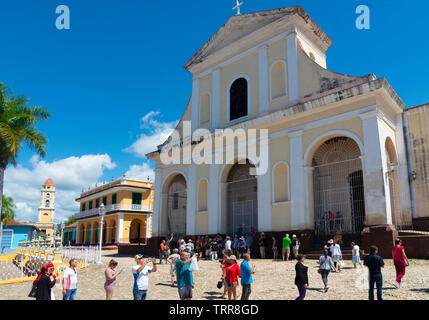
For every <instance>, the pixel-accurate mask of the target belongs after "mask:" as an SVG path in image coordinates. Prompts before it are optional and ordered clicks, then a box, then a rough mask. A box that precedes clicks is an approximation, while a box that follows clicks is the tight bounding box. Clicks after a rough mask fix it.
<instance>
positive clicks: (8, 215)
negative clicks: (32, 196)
mask: <svg viewBox="0 0 429 320" xmlns="http://www.w3.org/2000/svg"><path fill="white" fill-rule="evenodd" d="M15 208H16V206H15V203H14V202H13V199H12V198H11V197H6V196H5V195H3V197H2V207H1V218H0V219H1V221H4V222H5V225H6V226H7V225H8V224H9V222H10V221H11V220H13V219H15V211H14V210H13V209H15Z"/></svg>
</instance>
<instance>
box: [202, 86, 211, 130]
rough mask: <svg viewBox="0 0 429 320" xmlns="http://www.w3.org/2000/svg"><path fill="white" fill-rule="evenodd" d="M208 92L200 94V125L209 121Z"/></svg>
mask: <svg viewBox="0 0 429 320" xmlns="http://www.w3.org/2000/svg"><path fill="white" fill-rule="evenodd" d="M210 105H211V103H210V94H209V93H205V94H203V95H202V96H201V110H200V125H204V124H206V123H208V122H209V121H210Z"/></svg>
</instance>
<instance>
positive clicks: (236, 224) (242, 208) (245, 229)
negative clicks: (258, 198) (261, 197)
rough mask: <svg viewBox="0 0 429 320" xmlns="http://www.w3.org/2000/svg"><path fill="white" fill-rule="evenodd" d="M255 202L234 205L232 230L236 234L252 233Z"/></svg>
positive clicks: (240, 202)
mask: <svg viewBox="0 0 429 320" xmlns="http://www.w3.org/2000/svg"><path fill="white" fill-rule="evenodd" d="M253 220H254V219H253V200H246V201H237V202H233V203H232V230H233V232H234V233H235V234H238V235H243V234H245V233H250V231H251V227H252V226H254V225H255V223H254V221H253Z"/></svg>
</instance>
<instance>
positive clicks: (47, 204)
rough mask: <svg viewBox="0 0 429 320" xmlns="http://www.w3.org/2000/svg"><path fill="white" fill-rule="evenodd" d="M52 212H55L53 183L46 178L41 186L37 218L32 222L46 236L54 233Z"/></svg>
mask: <svg viewBox="0 0 429 320" xmlns="http://www.w3.org/2000/svg"><path fill="white" fill-rule="evenodd" d="M54 214H55V184H54V182H53V181H52V179H51V178H48V179H47V180H46V181H45V183H44V184H43V186H42V191H41V201H40V206H39V218H38V220H37V222H36V223H35V224H34V225H35V226H36V227H37V228H39V229H40V231H42V232H43V233H45V234H46V235H47V236H48V237H51V236H52V235H53V234H54V223H53V219H54Z"/></svg>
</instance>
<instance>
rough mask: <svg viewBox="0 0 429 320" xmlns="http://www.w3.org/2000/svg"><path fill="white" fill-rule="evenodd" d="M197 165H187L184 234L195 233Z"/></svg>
mask: <svg viewBox="0 0 429 320" xmlns="http://www.w3.org/2000/svg"><path fill="white" fill-rule="evenodd" d="M196 180H197V167H196V165H195V164H194V163H192V164H191V165H189V173H188V184H187V186H186V188H187V199H186V234H187V235H195V219H196V203H197V197H196V195H197V181H196Z"/></svg>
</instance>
